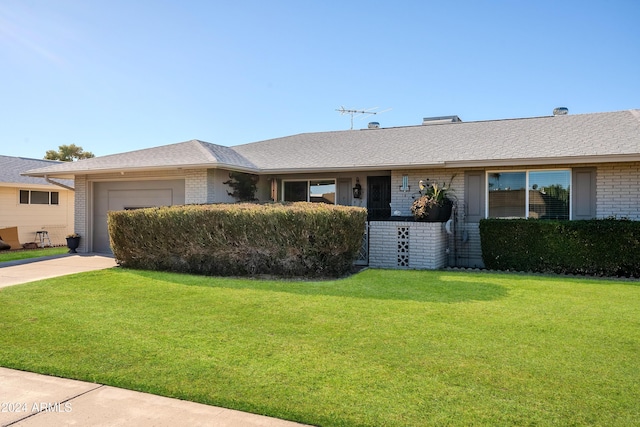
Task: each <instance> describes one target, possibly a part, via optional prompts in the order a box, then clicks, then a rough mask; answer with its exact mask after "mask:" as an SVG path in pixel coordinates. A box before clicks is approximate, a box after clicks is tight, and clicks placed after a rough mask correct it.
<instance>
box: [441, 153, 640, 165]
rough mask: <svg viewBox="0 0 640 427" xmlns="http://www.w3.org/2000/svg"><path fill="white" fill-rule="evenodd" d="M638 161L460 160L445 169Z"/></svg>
mask: <svg viewBox="0 0 640 427" xmlns="http://www.w3.org/2000/svg"><path fill="white" fill-rule="evenodd" d="M637 161H640V154H632V155H607V156H579V157H545V158H530V157H523V158H519V159H494V160H461V161H454V162H446V166H445V167H447V168H453V167H456V168H464V167H470V168H471V167H476V168H477V167H494V166H521V165H533V166H545V165H546V166H553V165H558V164H562V165H567V164H572V165H575V164H585V163H589V164H591V163H625V162H637Z"/></svg>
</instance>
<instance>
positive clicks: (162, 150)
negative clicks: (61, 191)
mask: <svg viewBox="0 0 640 427" xmlns="http://www.w3.org/2000/svg"><path fill="white" fill-rule="evenodd" d="M178 167H180V168H187V167H194V168H198V167H208V168H212V167H223V168H224V167H228V168H232V169H241V170H255V169H256V166H255V165H254V164H252V163H251V162H249V161H248V160H247V159H245V158H244V157H242V156H241V155H239V154H238V153H236V152H235V151H234V150H233V149H232V148H229V147H223V146H221V145H216V144H211V143H208V142H203V141H198V140H196V139H194V140H191V141H186V142H180V143H177V144H170V145H163V146H160V147H154V148H147V149H144V150H137V151H130V152H127V153H120V154H112V155H109V156H101V157H93V158H91V159H84V160H78V161H77V162H73V163H68V164H59V165H55V166H52V167H48V168H44V169H38V170H37V173H38V174H49V175H52V176H53V175H64V174H65V173H67V174H77V173H96V172H108V171H120V170H127V169H129V170H150V169H167V168H178ZM30 172H35V171H30Z"/></svg>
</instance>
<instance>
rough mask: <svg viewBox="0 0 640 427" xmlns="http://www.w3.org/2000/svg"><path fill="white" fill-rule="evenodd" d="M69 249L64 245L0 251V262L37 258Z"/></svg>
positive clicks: (63, 252) (65, 251) (58, 253)
mask: <svg viewBox="0 0 640 427" xmlns="http://www.w3.org/2000/svg"><path fill="white" fill-rule="evenodd" d="M67 252H69V249H67V248H66V247H57V248H43V249H20V250H17V251H2V252H0V262H7V261H17V260H21V259H28V258H39V257H43V256H51V255H60V254H66V253H67Z"/></svg>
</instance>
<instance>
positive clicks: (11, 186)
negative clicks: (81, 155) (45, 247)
mask: <svg viewBox="0 0 640 427" xmlns="http://www.w3.org/2000/svg"><path fill="white" fill-rule="evenodd" d="M60 163H61V162H57V161H52V160H38V159H27V158H24V157H10V156H2V155H0V206H1V208H0V229H1V228H7V227H18V238H19V240H20V243H28V242H35V241H36V232H37V231H47V234H48V236H49V240H50V241H51V244H53V245H54V246H62V245H64V244H65V236H66V235H67V234H69V233H72V232H73V226H74V219H73V212H74V192H73V179H71V180H58V181H57V182H58V183H60V184H62V185H63V186H60V185H55V184H53V183H51V182H47V181H46V180H45V179H43V178H34V177H29V176H23V175H20V174H21V173H22V172H24V171H27V170H30V169H35V168H43V167H51V166H55V165H59V164H60ZM52 181H53V180H52ZM38 243H40V240H39V239H38ZM47 243H49V242H47Z"/></svg>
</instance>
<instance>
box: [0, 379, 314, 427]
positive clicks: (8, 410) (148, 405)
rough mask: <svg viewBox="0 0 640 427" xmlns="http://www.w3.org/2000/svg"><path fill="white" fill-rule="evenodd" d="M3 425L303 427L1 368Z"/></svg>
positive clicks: (268, 418) (252, 415)
mask: <svg viewBox="0 0 640 427" xmlns="http://www.w3.org/2000/svg"><path fill="white" fill-rule="evenodd" d="M0 404H1V405H2V408H0V426H16V427H18V426H21V427H50V426H71V425H73V426H141V427H144V426H157V427H162V426H167V427H169V426H171V427H174V426H213V427H254V426H255V427H300V426H303V424H298V423H294V422H291V421H284V420H279V419H277V418H270V417H265V416H262V415H255V414H249V413H246V412H240V411H234V410H232V409H225V408H219V407H216V406H209V405H203V404H200V403H194V402H188V401H184V400H178V399H171V398H168V397H161V396H155V395H152V394H146V393H140V392H137V391H131V390H124V389H120V388H115V387H109V386H105V385H100V384H94V383H87V382H83V381H76V380H69V379H64V378H57V377H49V376H46V375H39V374H34V373H31V372H23V371H16V370H13V369H7V368H0Z"/></svg>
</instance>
